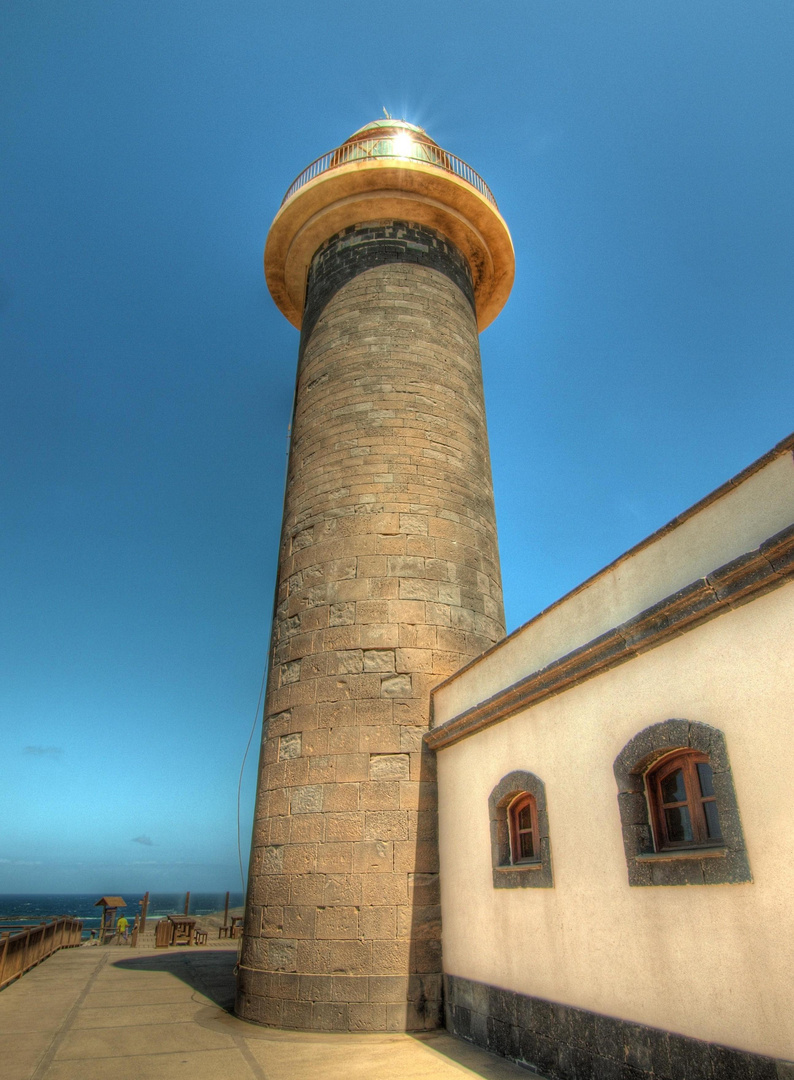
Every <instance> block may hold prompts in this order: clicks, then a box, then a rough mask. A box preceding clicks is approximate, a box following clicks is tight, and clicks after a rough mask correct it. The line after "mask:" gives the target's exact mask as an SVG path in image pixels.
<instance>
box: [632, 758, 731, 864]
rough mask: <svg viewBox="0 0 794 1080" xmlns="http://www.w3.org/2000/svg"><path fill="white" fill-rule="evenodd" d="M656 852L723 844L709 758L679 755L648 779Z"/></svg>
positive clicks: (664, 763)
mask: <svg viewBox="0 0 794 1080" xmlns="http://www.w3.org/2000/svg"><path fill="white" fill-rule="evenodd" d="M646 784H647V790H648V802H649V804H650V807H651V815H652V818H653V831H654V837H655V839H656V850H657V851H663V850H665V849H669V848H677V847H692V846H697V847H699V846H701V845H706V844H719V843H721V842H722V829H721V828H720V816H719V811H718V809H717V797H716V795H715V792H714V775H713V773H712V771H711V764H710V762H709V758H708V755H707V754H702V753H697V752H696V751H693V750H684V751H677V752H675V753H673V754H670V755H669V756H668V757H665V758H662V760H661V761H660V762H659V763H658V764H656V765H655V766H654V767H653V769H651V770H650V771H649V772H648V774H647V775H646Z"/></svg>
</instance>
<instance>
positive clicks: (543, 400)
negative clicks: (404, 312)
mask: <svg viewBox="0 0 794 1080" xmlns="http://www.w3.org/2000/svg"><path fill="white" fill-rule="evenodd" d="M792 45H794V7H793V6H792V5H791V3H790V2H789V0H780V2H773V0H758V2H757V3H754V4H747V3H737V2H732V0H719V2H712V0H698V3H696V4H693V3H691V0H666V2H665V3H663V4H651V3H644V2H639V0H624V2H616V0H602V2H600V3H598V4H593V3H591V2H590V0H547V2H541V0H522V2H515V3H500V2H498V0H497V2H494V3H491V4H488V5H485V4H481V3H469V2H468V0H454V2H453V0H423V2H422V3H419V2H417V0H404V2H403V3H402V4H401V5H400V7H399V9H393V8H391V9H386V8H382V7H379V6H378V5H373V4H369V3H359V2H352V3H323V4H320V3H315V2H313V0H312V2H309V3H307V4H303V5H300V6H295V5H281V4H279V5H276V4H274V3H269V2H266V0H265V2H262V0H257V2H253V0H236V2H234V3H231V4H214V3H213V4H210V3H206V2H203V0H189V2H188V0H184V2H183V0H163V2H161V3H160V2H158V3H151V2H141V3H138V4H134V5H131V4H128V3H121V2H117V0H80V2H79V3H77V2H76V0H59V2H55V0H5V3H4V4H3V5H2V11H0V116H1V117H2V141H3V151H2V155H0V183H2V189H3V192H4V195H3V199H2V203H1V204H0V243H1V244H2V262H1V263H0V350H1V351H0V380H1V381H2V384H1V385H0V506H2V522H3V524H2V528H0V586H1V587H2V605H0V607H1V609H2V620H0V753H1V754H2V761H3V769H2V773H3V782H2V785H0V892H14V891H28V890H29V891H70V890H71V891H91V890H96V891H98V892H101V891H103V890H104V891H107V890H111V891H119V890H121V891H123V890H124V889H139V890H143V889H150V890H157V889H193V890H200V889H236V888H237V887H238V884H237V883H238V881H239V873H238V871H237V869H236V859H237V855H236V824H235V803H236V792H237V775H238V772H239V768H240V763H241V759H242V756H243V752H244V749H245V745H246V741H247V739H248V734H249V731H250V728H251V724H252V723H253V721H254V718H255V714H256V705H257V698H258V694H259V686H260V682H261V677H262V667H263V663H264V659H265V656H266V652H267V643H268V637H269V620H270V613H271V607H272V593H273V582H274V574H275V565H276V553H277V545H278V530H279V524H280V514H281V497H282V486H283V478H284V467H285V449H286V436H287V424H288V420H289V412H290V405H291V396H292V387H293V379H294V369H295V361H296V353H297V344H298V340H297V332H296V331H295V330H294V329H293V328H292V327H290V326H289V325H288V324H287V323H286V321H285V320H284V319H283V317H282V316H281V315H280V314H279V313H278V311H277V310H276V308H275V306H274V305H273V304H272V302H271V301H270V299H269V297H268V295H267V290H266V288H265V284H264V279H263V276H262V249H263V246H264V239H265V236H266V233H267V229H268V226H269V224H270V221H271V220H272V217H273V215H274V214H275V212H276V210H277V208H278V205H279V202H280V200H281V197H282V195H283V193H284V191H285V190H286V188H287V187H288V185H289V184H290V182H291V181H292V179H293V178H294V176H295V175H296V174H297V173H298V172H300V170H301V169H302V168H303V167H304V166H305V165H307V164H309V162H310V161H312V160H313V159H314V158H316V157H318V156H319V155H320V154H322V153H323V152H325V151H326V150H328V149H331V148H332V147H333V146H336V145H338V144H339V143H340V142H342V141H343V140H344V139H345V138H346V137H347V136H348V135H349V134H350V133H351V132H352V131H354V130H355V129H357V128H358V127H360V126H361V125H362V124H364V123H366V122H367V121H369V120H370V119H374V118H376V117H378V116H380V115H381V114H382V108H383V107H384V106H385V107H386V108H387V109H388V110H389V112H390V113H391V114H392V115H395V116H402V117H405V118H406V119H408V120H410V121H412V122H414V123H418V124H420V125H421V126H423V127H425V128H426V129H427V130H428V132H429V133H430V135H431V136H432V137H433V138H435V139H436V140H437V141H438V142H440V143H441V144H442V145H443V146H445V147H446V148H448V149H449V150H450V151H451V152H453V153H455V154H457V155H459V156H460V157H462V158H464V159H465V160H466V161H468V162H469V163H470V164H471V165H472V166H473V167H474V168H475V169H476V170H477V171H479V172H480V173H481V174H482V175H483V176H484V178H485V179H486V181H487V183H488V184H489V185H490V187H491V189H492V190H493V192H494V194H495V196H496V199H497V201H498V203H499V206H500V209H501V210H502V213H503V214H504V216H505V218H506V220H507V222H508V225H509V227H510V229H511V231H512V235H513V240H514V243H515V248H516V256H517V270H516V284H515V288H514V290H513V294H512V297H511V299H510V301H509V302H508V305H507V307H506V308H505V310H504V312H503V313H502V314H501V316H500V317H499V319H498V320H497V321H496V322H495V323H494V324H493V326H492V327H491V328H489V329H488V330H487V331H486V332H485V333H484V334H483V336H482V340H481V344H482V353H483V367H484V374H485V388H486V401H487V407H488V422H489V430H490V437H491V454H492V463H493V471H494V483H495V490H496V504H497V517H498V525H499V534H500V547H501V555H502V569H503V577H504V587H505V599H506V608H507V617H508V624H509V627H510V628H511V629H512V628H514V627H515V626H517V625H520V624H521V623H523V622H525V621H526V620H527V619H529V618H531V617H532V616H533V615H534V614H536V613H537V612H538V611H539V610H541V609H543V608H544V607H545V606H547V605H548V604H549V603H551V602H552V601H554V600H555V599H556V598H557V597H559V596H560V595H562V594H563V593H565V592H566V591H567V590H569V589H570V588H573V587H574V586H575V585H577V584H578V583H579V582H580V581H581V580H583V579H584V578H585V577H587V576H589V575H590V574H592V573H594V572H595V571H597V570H598V569H600V568H601V567H602V566H604V565H605V564H606V563H608V562H610V561H611V560H612V559H614V558H615V557H617V556H618V555H620V554H621V553H622V552H623V551H624V550H626V549H627V548H628V547H630V546H631V545H633V544H634V543H636V542H637V541H639V540H641V539H642V538H643V537H644V536H646V535H647V534H648V533H650V532H651V531H653V530H654V529H656V528H657V527H659V526H660V525H662V524H664V523H665V522H666V521H668V520H669V519H670V518H672V517H673V516H674V515H675V514H677V513H678V512H680V511H681V510H683V509H685V508H686V507H687V506H689V505H691V504H692V503H693V502H695V501H696V500H697V499H699V498H700V497H702V496H703V495H705V494H707V493H708V492H709V491H710V490H712V489H713V488H714V487H716V486H717V485H718V484H720V483H722V482H723V481H725V480H726V479H728V478H729V477H730V476H731V475H733V474H735V473H736V472H738V471H739V470H740V469H741V468H743V467H744V466H745V465H747V464H749V463H750V462H751V461H752V460H754V459H755V458H756V457H758V456H760V455H761V454H762V453H764V452H765V451H766V450H768V449H769V448H770V447H771V446H772V445H773V444H774V443H775V442H777V441H778V440H779V439H781V438H782V437H783V436H785V435H787V434H788V433H789V431H790V430H791V429H792V427H794V423H792V417H793V416H794V409H793V408H792V406H793V405H794V379H792V365H791V358H792V342H794V305H792V284H793V282H792V278H793V277H794V270H793V268H792V251H794V236H792V232H794V228H793V225H794V210H793V209H792V199H791V192H792V188H793V186H794V185H793V184H792V180H793V179H794V177H793V176H792V173H793V172H794V168H793V166H794V144H793V143H792V139H791V131H792V116H793V114H794V109H793V108H792V104H793V100H792V99H793V98H794V80H792V79H791V55H792ZM257 739H258V736H257ZM255 756H256V755H255V754H254V755H253V757H252V758H251V759H250V761H249V765H248V767H247V769H246V774H245V778H244V785H243V838H244V839H243V848H244V853H246V852H247V847H248V839H249V835H250V819H251V809H252V804H253V787H254V759H255Z"/></svg>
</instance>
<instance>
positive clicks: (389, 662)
mask: <svg viewBox="0 0 794 1080" xmlns="http://www.w3.org/2000/svg"><path fill="white" fill-rule="evenodd" d="M513 269H514V258H513V248H512V244H511V240H510V234H509V232H508V230H507V226H506V225H505V222H504V221H503V219H502V217H501V215H500V214H499V211H498V210H497V207H496V203H495V202H494V199H493V196H492V195H491V193H490V191H489V189H488V187H487V186H486V185H485V183H484V182H483V181H482V179H481V178H480V177H479V176H478V175H477V174H476V173H475V172H474V171H473V170H472V169H470V168H469V166H468V165H466V164H465V163H464V162H463V161H461V160H460V159H458V158H456V157H454V156H453V155H452V154H449V153H447V151H445V150H443V149H441V147H439V146H438V145H437V144H436V143H435V142H433V140H432V139H430V138H429V137H428V136H427V134H426V133H425V132H424V131H423V130H422V129H421V128H418V127H415V126H413V125H412V124H407V123H405V122H403V121H395V120H379V121H376V122H375V123H372V124H368V125H367V126H366V127H363V128H361V130H360V131H357V132H356V133H355V134H354V135H352V136H351V137H350V138H349V139H348V140H347V142H345V143H344V144H343V145H342V146H340V147H339V148H338V149H336V150H333V151H331V152H330V153H328V154H325V155H324V156H323V157H322V158H320V159H318V160H317V161H316V162H314V164H312V165H310V166H309V167H308V168H307V169H306V170H304V172H303V173H301V175H300V176H299V177H298V178H297V180H296V181H295V182H294V183H293V184H292V186H291V187H290V188H289V190H288V191H287V194H286V196H285V198H284V202H283V204H282V206H281V209H280V210H279V212H278V214H277V215H276V218H275V221H274V222H273V224H272V226H271V229H270V233H269V235H268V239H267V246H266V249H265V274H266V278H267V283H268V287H269V288H270V292H271V294H272V296H273V299H274V300H275V302H276V303H277V304H278V306H279V308H280V309H281V311H282V312H283V313H284V315H285V316H286V317H287V318H288V319H289V320H290V322H292V323H293V324H294V325H295V326H296V327H300V330H301V338H300V352H299V360H298V375H297V391H296V398H295V413H294V418H293V427H292V445H291V450H290V458H289V472H288V480H287V489H286V497H285V503H284V520H283V525H282V532H281V549H280V556H279V568H278V583H277V601H276V612H275V620H274V624H273V636H272V644H271V654H270V672H269V682H268V689H267V699H266V705H265V724H264V736H263V746H262V757H261V764H260V772H259V781H258V791H257V801H256V813H255V820H254V830H253V842H252V851H251V869H250V876H249V885H248V896H247V903H246V915H245V933H244V940H243V947H242V956H241V963H240V968H239V977H238V991H237V1006H236V1008H237V1012H238V1014H239V1015H240V1016H242V1017H244V1018H245V1019H247V1020H253V1021H257V1022H259V1023H263V1024H273V1025H277V1026H280V1027H292V1028H305V1029H315V1030H361V1031H364V1030H381V1031H382V1030H415V1029H419V1028H429V1027H434V1026H436V1025H437V1024H438V1022H439V1015H440V1001H441V975H440V973H441V922H440V908H439V906H438V905H439V895H438V849H437V843H436V784H435V772H434V758H433V754H432V753H431V752H429V751H426V750H425V749H424V748H423V740H422V736H423V734H424V733H425V731H426V730H427V728H428V724H429V692H430V689H431V688H432V687H433V686H434V685H435V684H436V683H438V682H439V681H441V679H443V678H444V677H445V676H447V675H449V674H451V673H452V672H454V671H456V670H457V669H458V668H460V667H461V666H462V665H463V664H465V663H467V662H468V661H469V660H470V659H472V658H473V657H475V656H477V655H479V653H481V652H482V651H483V650H484V649H486V648H488V646H490V645H491V644H493V643H494V642H495V641H497V640H499V639H500V638H501V637H502V636H503V635H504V615H503V609H502V598H501V587H500V574H499V557H498V550H497V542H496V524H495V518H494V507H493V494H492V486H491V469H490V462H489V456H488V438H487V433H486V426H485V409H484V403H483V389H482V376H481V371H480V352H479V344H478V337H477V334H478V330H481V329H483V328H484V327H486V326H487V325H488V324H489V323H490V322H491V321H492V320H493V319H494V318H495V317H496V315H497V314H498V313H499V311H500V310H501V308H502V306H503V305H504V303H505V301H506V299H507V296H508V293H509V291H510V287H511V285H512V280H513ZM461 843H465V837H461Z"/></svg>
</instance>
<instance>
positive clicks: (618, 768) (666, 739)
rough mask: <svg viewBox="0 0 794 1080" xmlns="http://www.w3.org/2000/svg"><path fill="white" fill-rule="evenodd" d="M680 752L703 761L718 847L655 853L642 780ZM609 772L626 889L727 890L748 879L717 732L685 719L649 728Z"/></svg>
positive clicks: (725, 753)
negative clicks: (709, 776) (707, 766)
mask: <svg viewBox="0 0 794 1080" xmlns="http://www.w3.org/2000/svg"><path fill="white" fill-rule="evenodd" d="M686 749H691V750H697V751H700V752H701V753H704V754H707V755H708V757H709V761H710V763H711V767H712V771H713V775H714V790H715V792H716V795H717V806H718V808H719V815H720V824H721V827H722V833H723V841H724V843H723V844H722V845H721V846H715V845H711V846H709V847H692V848H688V849H678V850H670V849H666V850H663V851H656V849H655V847H654V839H653V830H652V828H651V823H650V815H649V811H648V798H647V792H646V785H645V776H646V774H647V772H648V770H649V769H650V768H651V767H652V766H653V765H654V764H655V763H656V762H657V761H659V760H660V758H662V757H664V756H666V755H667V754H670V753H671V752H672V751H674V750H686ZM613 771H614V773H615V780H616V781H617V786H618V808H619V812H620V823H621V828H622V832H623V848H624V851H625V854H626V866H627V868H628V876H629V885H637V886H643V885H728V884H740V883H743V882H751V881H752V880H753V879H752V874H751V872H750V865H749V862H748V859H747V850H746V847H745V842H744V833H743V831H742V825H741V820H740V817H739V808H738V805H737V802H736V791H735V789H734V786H733V776H732V774H731V766H730V761H729V760H728V751H727V747H726V745H725V736H724V734H723V733H722V732H721V731H720V730H719V729H718V728H715V727H711V725H709V724H702V723H698V722H695V721H690V720H663V721H662V722H661V723H658V724H651V725H650V726H649V727H646V728H644V729H643V730H642V731H640V732H639V733H638V734H637V735H635V736H634V738H633V739H631V740H630V741H629V742H628V743H627V744H626V745H625V746H624V747H623V749H622V750H621V752H620V753H619V754H618V756H617V757H616V758H615V762H614V765H613Z"/></svg>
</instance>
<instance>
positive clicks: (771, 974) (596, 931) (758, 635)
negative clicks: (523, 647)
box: [438, 541, 794, 1075]
mask: <svg viewBox="0 0 794 1080" xmlns="http://www.w3.org/2000/svg"><path fill="white" fill-rule="evenodd" d="M756 542H757V541H756ZM793 631H794V587H792V586H791V585H786V586H783V587H781V588H778V589H776V590H775V591H773V592H770V593H767V594H766V595H763V596H761V597H759V598H758V599H756V600H754V601H753V602H752V603H749V604H745V605H744V606H742V607H739V608H736V609H734V610H731V611H729V612H727V613H726V614H724V615H721V616H720V617H718V618H715V619H712V620H711V621H709V622H707V623H705V624H703V625H701V626H699V627H697V628H695V629H693V630H691V631H690V632H688V633H686V634H683V635H682V636H679V637H677V638H674V639H673V640H672V641H669V642H668V643H667V644H665V645H663V646H660V647H658V648H656V649H653V650H651V651H649V652H647V653H644V654H642V655H641V656H639V657H637V658H635V659H633V660H631V661H630V662H628V663H625V664H623V665H621V666H619V667H617V668H614V669H613V670H611V671H608V672H605V673H603V674H601V675H599V676H598V677H596V678H593V679H590V680H589V681H586V682H583V683H580V684H579V685H576V686H574V687H573V688H572V689H570V690H568V691H567V692H565V693H562V694H559V695H557V696H556V697H552V698H550V699H547V700H545V701H543V702H541V703H540V704H538V705H536V706H534V707H533V708H530V709H527V710H526V711H524V712H522V713H519V714H517V715H514V716H512V717H510V718H509V719H507V720H504V721H502V722H501V723H497V724H494V725H493V726H491V727H487V728H485V729H483V730H481V731H480V732H478V733H477V734H475V735H473V736H471V737H469V738H466V739H463V740H462V741H460V742H457V743H454V744H452V745H450V746H448V747H446V748H444V749H442V750H440V751H439V753H438V774H439V799H440V820H439V826H440V849H441V882H442V890H441V896H442V915H443V926H444V967H445V971H446V972H447V973H448V974H449V975H451V976H454V977H458V978H462V979H464V980H471V981H472V982H476V983H480V984H487V985H489V986H491V987H501V988H504V989H508V990H512V991H517V992H518V993H519V994H522V995H530V996H532V997H535V998H540V999H545V1000H546V1001H552V1002H559V1003H562V1004H564V1005H570V1006H575V1007H577V1008H579V1009H583V1010H591V1011H592V1012H594V1013H600V1014H606V1015H608V1016H612V1017H620V1018H621V1019H623V1020H628V1021H634V1022H636V1023H638V1024H642V1025H648V1026H650V1027H653V1028H661V1029H666V1030H668V1031H673V1032H678V1033H680V1034H682V1035H687V1036H691V1037H692V1038H695V1039H700V1040H705V1041H707V1042H716V1043H721V1044H725V1045H727V1046H732V1047H738V1048H741V1049H743V1050H748V1051H752V1052H754V1053H757V1054H766V1055H769V1056H771V1057H776V1058H791V1057H792V1056H794V1019H793V1017H794V1012H793V1011H792V1009H791V994H790V985H791V972H792V970H794V934H792V930H793V929H794V926H792V916H791V897H792V895H794V830H793V829H792V811H791V791H792V790H794V740H792V739H791V729H792V722H793V721H794V675H792V664H791V655H790V647H789V645H788V643H790V642H791V640H792V632H793ZM480 665H481V666H482V667H483V668H484V667H486V666H487V658H486V660H485V661H481V662H480ZM477 666H479V665H477ZM477 666H475V670H476V667H477ZM482 685H483V686H484V687H487V688H488V689H490V687H491V685H492V683H491V681H490V679H489V677H488V673H487V672H485V676H484V678H483V680H482ZM472 700H480V698H479V697H478V695H477V693H476V686H475V688H474V691H473V693H472ZM669 718H683V719H687V720H690V721H698V722H701V723H705V724H710V725H712V726H713V727H716V728H719V729H720V730H721V731H722V732H723V733H724V735H725V739H726V742H727V749H728V754H729V756H730V763H731V767H732V771H733V781H734V785H735V788H736V793H737V797H738V806H739V812H740V815H741V820H742V824H743V828H744V836H745V841H746V845H747V852H748V856H749V862H750V867H751V870H752V874H753V881H752V882H751V883H745V884H731V885H727V884H726V885H699V886H698V885H694V886H681V887H665V886H658V887H651V888H631V887H630V886H629V884H628V878H627V868H626V859H625V855H624V849H623V842H622V836H621V822H620V816H619V813H618V804H617V797H616V796H617V787H616V782H615V777H614V775H613V771H612V765H613V762H614V760H615V758H616V757H617V755H618V754H619V753H620V751H621V750H622V748H623V747H624V746H625V745H626V743H627V742H628V741H629V740H630V739H631V738H632V737H633V736H634V735H636V734H637V733H638V732H640V731H641V730H642V729H643V728H645V727H647V726H649V725H651V724H655V723H659V722H661V721H664V720H667V719H669ZM516 769H519V770H526V771H528V772H532V773H534V774H536V775H537V776H538V777H540V778H541V779H542V780H543V782H544V783H545V791H546V803H547V809H548V825H549V834H550V845H551V860H552V866H553V876H554V886H553V888H550V889H549V888H544V889H494V887H493V883H492V869H491V849H490V838H489V818H488V797H489V794H490V793H491V791H492V790H493V788H494V787H495V786H496V785H497V783H498V782H499V781H500V779H501V778H502V777H504V776H505V775H506V774H507V773H509V772H511V771H513V770H516ZM695 1075H699V1074H695ZM708 1075H711V1074H710V1073H709V1074H708ZM748 1075H749V1074H748ZM753 1075H755V1074H753ZM759 1075H760V1074H759Z"/></svg>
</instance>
